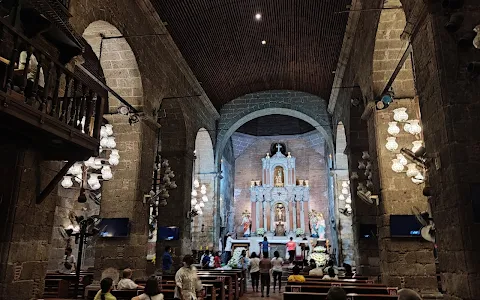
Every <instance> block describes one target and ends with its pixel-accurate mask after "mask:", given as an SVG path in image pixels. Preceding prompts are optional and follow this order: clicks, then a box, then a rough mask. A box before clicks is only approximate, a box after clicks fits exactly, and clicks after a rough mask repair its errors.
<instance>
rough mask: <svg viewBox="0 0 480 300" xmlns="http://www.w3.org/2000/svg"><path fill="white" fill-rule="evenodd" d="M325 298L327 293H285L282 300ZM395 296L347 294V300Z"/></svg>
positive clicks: (381, 299)
mask: <svg viewBox="0 0 480 300" xmlns="http://www.w3.org/2000/svg"><path fill="white" fill-rule="evenodd" d="M326 297H327V293H303V292H285V293H283V300H298V299H302V300H321V299H325V298H326ZM396 299H398V296H396V295H375V294H353V293H352V294H347V300H396Z"/></svg>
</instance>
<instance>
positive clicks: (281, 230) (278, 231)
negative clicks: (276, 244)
mask: <svg viewBox="0 0 480 300" xmlns="http://www.w3.org/2000/svg"><path fill="white" fill-rule="evenodd" d="M275 236H285V225H283V223H282V222H278V223H277V224H276V226H275Z"/></svg>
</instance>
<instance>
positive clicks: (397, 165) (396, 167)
mask: <svg viewBox="0 0 480 300" xmlns="http://www.w3.org/2000/svg"><path fill="white" fill-rule="evenodd" d="M404 168H405V166H404V165H403V164H402V163H401V162H400V160H399V159H393V160H392V171H393V172H395V173H400V172H402V171H403V169H404Z"/></svg>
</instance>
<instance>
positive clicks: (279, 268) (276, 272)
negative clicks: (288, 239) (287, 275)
mask: <svg viewBox="0 0 480 300" xmlns="http://www.w3.org/2000/svg"><path fill="white" fill-rule="evenodd" d="M273 256H274V257H273V259H272V266H273V268H272V275H273V292H274V293H275V287H276V286H277V280H278V291H279V292H281V291H282V273H283V258H281V257H280V253H279V252H278V251H275V252H274V253H273Z"/></svg>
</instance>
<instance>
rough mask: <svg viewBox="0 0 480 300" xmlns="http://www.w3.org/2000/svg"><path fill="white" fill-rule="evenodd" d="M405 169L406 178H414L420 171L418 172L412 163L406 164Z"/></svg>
mask: <svg viewBox="0 0 480 300" xmlns="http://www.w3.org/2000/svg"><path fill="white" fill-rule="evenodd" d="M407 168H408V169H407V176H408V177H415V176H417V175H418V174H419V173H420V171H418V169H417V165H416V164H414V163H411V164H408V165H407Z"/></svg>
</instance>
